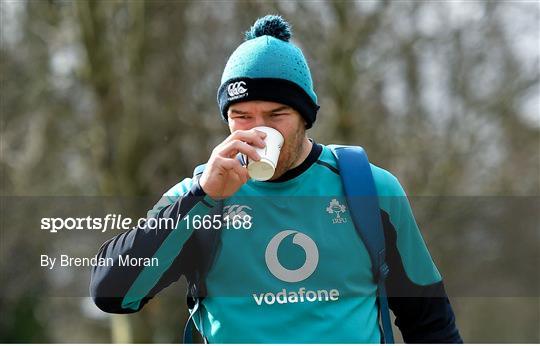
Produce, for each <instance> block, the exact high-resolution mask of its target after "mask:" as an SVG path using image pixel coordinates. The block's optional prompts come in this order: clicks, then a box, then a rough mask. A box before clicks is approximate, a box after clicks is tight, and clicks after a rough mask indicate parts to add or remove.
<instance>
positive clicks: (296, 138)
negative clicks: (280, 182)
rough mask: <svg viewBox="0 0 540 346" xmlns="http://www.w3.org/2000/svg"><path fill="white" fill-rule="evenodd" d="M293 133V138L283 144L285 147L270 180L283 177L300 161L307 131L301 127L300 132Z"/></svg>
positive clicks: (287, 139)
mask: <svg viewBox="0 0 540 346" xmlns="http://www.w3.org/2000/svg"><path fill="white" fill-rule="evenodd" d="M293 133H294V135H293V136H291V137H290V138H285V140H284V142H283V147H282V148H281V152H280V154H279V159H278V162H277V165H276V171H275V172H274V175H273V176H272V178H271V179H270V180H274V179H277V178H279V177H281V176H282V175H283V174H284V173H285V172H287V171H288V170H289V169H291V168H293V166H294V165H295V163H296V162H297V161H298V158H299V157H300V156H301V155H302V149H303V143H304V137H305V135H306V130H305V128H303V127H302V126H301V125H300V126H299V129H298V131H294V132H293Z"/></svg>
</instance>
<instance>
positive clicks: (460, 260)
mask: <svg viewBox="0 0 540 346" xmlns="http://www.w3.org/2000/svg"><path fill="white" fill-rule="evenodd" d="M0 4H1V8H0V20H1V47H0V54H1V56H0V58H1V60H0V88H1V99H0V112H1V119H0V123H1V129H0V131H1V132H0V134H1V143H0V149H1V156H0V170H1V172H0V173H1V178H2V179H1V182H0V184H1V189H2V195H3V196H159V195H160V194H162V193H163V192H165V191H166V190H167V189H168V188H169V187H170V186H172V185H174V184H175V183H177V182H179V181H180V180H181V179H182V178H183V177H186V176H191V172H192V169H193V167H194V166H195V165H196V164H198V163H201V162H205V161H206V160H207V158H208V156H209V154H210V152H211V150H212V148H213V147H214V146H215V145H216V144H218V143H219V142H221V141H222V140H223V138H224V137H225V136H226V135H227V133H228V128H227V127H226V126H225V125H224V123H223V122H222V121H221V120H220V117H219V113H218V108H217V104H216V91H217V88H218V86H219V81H220V77H221V72H222V70H223V67H224V65H225V62H226V60H227V58H228V56H229V55H230V54H231V53H232V51H233V50H234V49H235V48H236V47H237V46H238V45H239V44H240V43H241V42H242V38H243V35H242V33H243V31H245V30H247V29H248V28H249V26H250V25H251V24H252V23H253V22H254V20H255V19H256V18H257V17H260V16H262V15H265V14H268V13H277V14H281V15H283V16H284V17H285V18H286V19H287V20H289V21H290V22H291V23H292V25H293V32H294V34H293V41H294V42H295V43H296V44H297V45H299V46H300V47H301V48H302V49H303V51H304V54H305V55H306V58H307V59H308V62H309V64H310V67H311V71H312V74H313V78H314V84H315V89H316V92H317V94H318V96H319V100H320V102H319V103H320V105H321V110H320V112H319V115H318V120H317V123H316V124H315V127H314V128H313V129H312V130H310V131H309V132H308V135H309V136H310V137H312V138H314V139H315V140H316V141H318V142H321V143H325V144H327V143H346V144H357V145H362V146H364V147H365V148H366V149H367V152H368V154H369V156H370V159H371V161H372V162H373V163H375V164H377V165H380V166H382V167H385V168H387V169H389V170H390V171H391V172H393V173H394V174H396V175H397V176H398V177H399V179H400V181H401V182H402V184H403V185H404V187H405V189H406V191H407V192H408V194H409V195H410V196H411V201H412V202H413V204H415V203H414V201H415V199H414V197H413V196H431V198H430V199H429V201H428V202H427V203H423V202H422V200H421V199H419V200H418V202H417V204H418V205H419V206H420V205H421V208H420V207H418V208H415V212H416V213H417V218H418V221H419V223H420V225H421V228H422V230H423V233H424V237H425V239H426V242H427V243H428V244H429V247H430V250H431V252H432V255H433V257H434V259H435V261H436V263H437V264H438V265H439V267H440V268H441V271H442V272H443V274H444V275H445V277H446V278H447V281H449V280H450V281H449V283H447V285H450V286H449V287H450V288H451V287H452V282H454V283H455V282H456V281H462V282H461V283H462V284H463V282H465V283H466V281H464V278H463V277H462V275H461V274H460V273H461V272H460V271H459V270H457V269H455V268H458V267H459V268H462V267H467V265H468V264H470V262H471V261H474V260H473V258H474V257H473V256H478V257H480V258H483V257H482V256H485V251H483V252H482V253H479V246H478V245H479V244H480V245H482V244H484V250H486V249H485V247H486V245H485V244H486V242H485V239H487V238H489V239H490V243H489V244H490V245H487V246H488V249H487V250H492V251H494V256H495V257H497V256H498V258H503V259H504V258H506V259H507V262H504V263H507V268H506V270H507V271H508V272H518V273H520V275H522V277H523V278H524V280H525V282H527V280H529V282H531V281H532V285H533V287H535V288H534V291H535V292H536V294H534V295H532V296H531V295H530V294H529V295H527V294H521V295H520V294H516V297H503V296H498V297H489V298H488V297H484V298H482V297H481V294H478V295H477V296H475V297H455V298H454V299H452V301H453V304H454V308H455V310H456V314H457V318H458V325H459V327H460V329H461V331H462V335H463V337H464V338H465V340H466V341H468V342H540V330H539V329H540V327H539V326H540V302H539V299H538V296H539V293H538V289H537V287H538V282H537V281H538V279H535V277H536V278H537V274H538V269H539V264H540V263H539V261H540V260H539V255H538V253H539V241H540V237H539V233H540V229H539V224H540V220H539V218H540V216H539V215H540V210H539V209H538V207H539V205H538V199H534V198H533V199H531V200H530V201H529V202H530V203H528V204H527V205H528V206H529V209H527V206H520V205H521V204H523V203H521V204H520V203H519V202H516V203H506V204H504V205H502V206H499V208H498V209H497V210H499V213H498V214H497V217H498V218H497V219H496V220H503V221H504V222H500V223H498V222H497V223H495V222H494V219H491V225H490V227H493V228H497V227H501V225H505V228H504V229H503V230H502V231H500V232H494V233H490V232H489V231H490V230H489V229H488V230H486V229H485V228H482V227H481V226H479V225H476V228H474V227H473V226H470V227H469V226H467V225H470V224H471V223H474V222H475V219H476V216H475V215H471V214H470V211H469V213H466V212H467V210H464V209H455V208H454V209H452V210H454V212H455V215H447V214H444V213H443V212H442V211H444V210H449V209H448V208H450V206H452V205H453V206H456V205H458V204H462V202H461V200H459V199H457V200H456V199H452V198H447V196H461V197H463V196H469V197H471V198H472V197H475V196H495V197H497V196H498V197H502V196H513V197H515V198H521V199H520V200H519V201H523V198H527V197H526V196H536V197H537V196H538V195H540V96H539V95H540V84H539V76H540V74H539V68H540V65H539V64H540V60H539V57H540V4H539V3H538V2H536V1H530V2H527V1H512V2H510V1H508V2H503V1H499V2H495V1H494V2H476V1H471V2H439V1H399V2H390V1H357V2H353V1H298V2H294V1H280V0H275V1H245V0H239V1H162V0H153V1H139V0H108V1H105V0H104V1H87V0H77V1H63V0H37V1H23V0H17V1H15V0H1V3H0ZM463 198H465V197H463ZM424 202H425V201H424ZM488 204H489V203H488ZM510 204H511V205H513V206H514V207H510ZM531 205H532V206H533V207H532V208H530V206H531ZM143 207H144V208H150V207H151V205H146V206H143ZM2 208H3V212H2V213H4V211H5V209H4V206H3V207H2ZM487 209H489V208H487ZM456 210H457V211H456ZM487 212H488V213H489V210H488V211H487ZM519 213H521V214H523V215H521V214H519ZM443 214H444V215H443ZM516 215H520V220H521V222H522V223H523V224H526V226H523V227H517V223H516V222H514V221H513V220H515V219H516ZM4 216H5V215H2V218H4ZM527 218H528V221H527V222H525V221H523V220H526V219H527ZM476 221H478V220H476ZM505 222H506V223H505ZM34 227H35V225H34ZM2 228H4V227H2ZM474 229H476V230H477V231H478V232H472V233H471V232H470V230H474ZM516 232H518V233H520V234H521V236H522V238H520V239H521V241H516V240H515V239H516V238H515V237H516V235H515V233H516ZM10 234H11V233H10V232H9V230H7V229H5V228H4V229H2V252H3V253H4V254H6V253H7V251H17V249H20V248H23V247H24V248H28V247H30V248H32V249H35V251H36V253H39V251H42V250H40V249H42V248H43V246H44V245H43V244H39V243H37V242H36V241H35V240H33V239H31V238H25V239H24V241H20V240H14V239H13V237H11V236H10ZM98 245H99V244H93V243H88V244H85V246H87V247H88V248H91V250H92V252H94V251H97V246H98ZM94 247H95V249H94ZM493 249H495V250H493ZM509 253H510V254H517V256H507V254H509ZM520 253H527V254H529V255H530V256H531V257H529V258H527V260H526V261H525V262H526V263H527V265H526V266H525V267H523V266H522V264H523V262H524V261H523V258H520V256H519V254H520ZM4 259H5V257H4ZM508 261H510V262H508ZM5 264H6V262H5V261H3V263H2V269H1V272H0V273H1V275H2V276H1V277H2V280H0V281H1V282H2V292H3V293H2V294H1V297H0V307H1V310H2V317H1V318H0V335H1V341H2V342H111V341H114V342H126V341H127V342H129V341H132V342H178V341H179V340H180V335H181V329H182V326H183V322H182V321H183V320H184V319H185V317H186V310H185V305H184V299H183V289H184V288H183V283H182V282H180V283H178V284H175V285H173V286H172V288H169V289H168V290H166V291H164V292H163V294H162V295H161V296H160V298H159V299H155V300H154V301H152V302H151V303H149V305H148V306H147V307H145V309H144V310H143V311H142V312H141V313H139V314H136V315H132V316H121V317H114V318H111V317H110V316H109V315H106V314H103V313H100V312H99V311H97V309H96V308H95V307H94V306H93V305H92V303H91V301H90V300H89V299H88V298H60V297H58V298H48V299H44V298H39V294H38V293H37V292H39V285H37V283H39V282H42V281H41V280H46V278H43V277H41V278H36V279H33V278H34V275H35V277H38V276H39V273H32V272H28V273H25V274H26V278H24V279H21V278H20V274H19V275H18V276H17V275H12V273H11V274H10V270H11V271H13V270H14V269H13V268H12V269H7V268H6V265H5ZM522 268H525V269H522ZM501 270H503V269H501ZM493 275H495V274H493ZM479 276H480V274H479V273H478V272H474V271H472V272H470V273H469V276H467V280H471V281H470V282H474V280H478V278H479ZM449 278H450V279H449ZM531 278H532V279H531ZM8 279H9V280H8ZM80 280H82V281H83V282H84V284H86V283H87V280H88V278H87V277H83V278H81V279H80ZM535 280H536V281H535ZM516 282H523V281H516ZM484 284H486V285H497V284H501V283H500V282H497V280H491V281H490V280H484ZM535 285H536V286H535ZM6 292H9V294H8V293H6Z"/></svg>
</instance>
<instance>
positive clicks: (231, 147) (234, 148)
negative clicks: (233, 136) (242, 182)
mask: <svg viewBox="0 0 540 346" xmlns="http://www.w3.org/2000/svg"><path fill="white" fill-rule="evenodd" d="M238 153H242V154H245V155H247V156H248V157H249V158H250V159H252V160H254V161H259V160H260V159H261V156H260V155H259V154H258V153H257V150H256V149H255V148H254V147H253V146H251V145H249V144H247V143H244V142H242V141H240V140H234V141H232V142H229V143H226V144H225V145H224V146H223V147H221V148H220V149H219V151H218V155H220V156H223V157H227V158H232V157H235V156H236V155H237V154H238Z"/></svg>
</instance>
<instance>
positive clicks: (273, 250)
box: [264, 230, 319, 282]
mask: <svg viewBox="0 0 540 346" xmlns="http://www.w3.org/2000/svg"><path fill="white" fill-rule="evenodd" d="M291 234H294V237H293V239H292V242H293V243H294V244H296V245H299V246H301V247H302V249H304V252H305V253H306V261H305V262H304V264H303V265H302V266H301V267H300V268H298V269H294V270H291V269H287V268H285V267H283V266H282V265H281V263H279V259H278V256H277V253H278V248H279V244H281V242H282V241H283V239H285V238H286V237H287V236H289V235H291ZM264 257H265V260H266V266H267V267H268V269H269V270H270V272H271V273H272V275H274V276H275V277H276V278H278V279H280V280H281V281H285V282H299V281H302V280H305V279H307V278H308V277H309V276H310V275H311V274H313V272H314V271H315V269H317V265H318V263H319V250H318V249H317V245H316V244H315V242H314V241H313V239H311V238H310V237H308V236H307V235H305V234H304V233H301V232H298V231H291V230H286V231H281V232H279V233H278V234H276V235H275V236H274V237H273V238H272V239H271V240H270V242H269V243H268V246H267V247H266V252H265V254H264Z"/></svg>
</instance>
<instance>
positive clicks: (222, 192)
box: [199, 129, 266, 199]
mask: <svg viewBox="0 0 540 346" xmlns="http://www.w3.org/2000/svg"><path fill="white" fill-rule="evenodd" d="M265 137H266V133H264V132H262V131H257V130H254V129H251V130H246V131H242V130H237V131H234V132H233V133H231V134H230V135H229V137H227V138H226V139H225V140H224V141H223V142H221V143H220V144H218V145H217V146H216V147H215V148H214V150H212V155H210V159H209V160H208V162H207V164H206V167H205V169H204V172H203V174H202V176H201V178H200V180H199V185H201V188H202V189H203V190H204V192H206V194H207V195H208V196H210V197H211V198H213V199H222V198H226V197H229V196H232V195H233V194H234V193H235V192H236V191H238V190H239V189H240V187H241V186H242V185H244V184H245V183H246V182H247V181H248V179H249V174H248V170H247V168H246V167H244V166H242V165H241V164H240V162H239V161H238V160H237V159H236V155H237V154H238V153H242V154H245V155H247V156H248V157H249V159H250V160H254V161H259V160H260V159H261V157H260V156H259V154H257V151H256V149H255V147H254V146H256V147H259V148H264V147H265V146H266V143H265V142H264V140H263V139H264V138H265Z"/></svg>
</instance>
